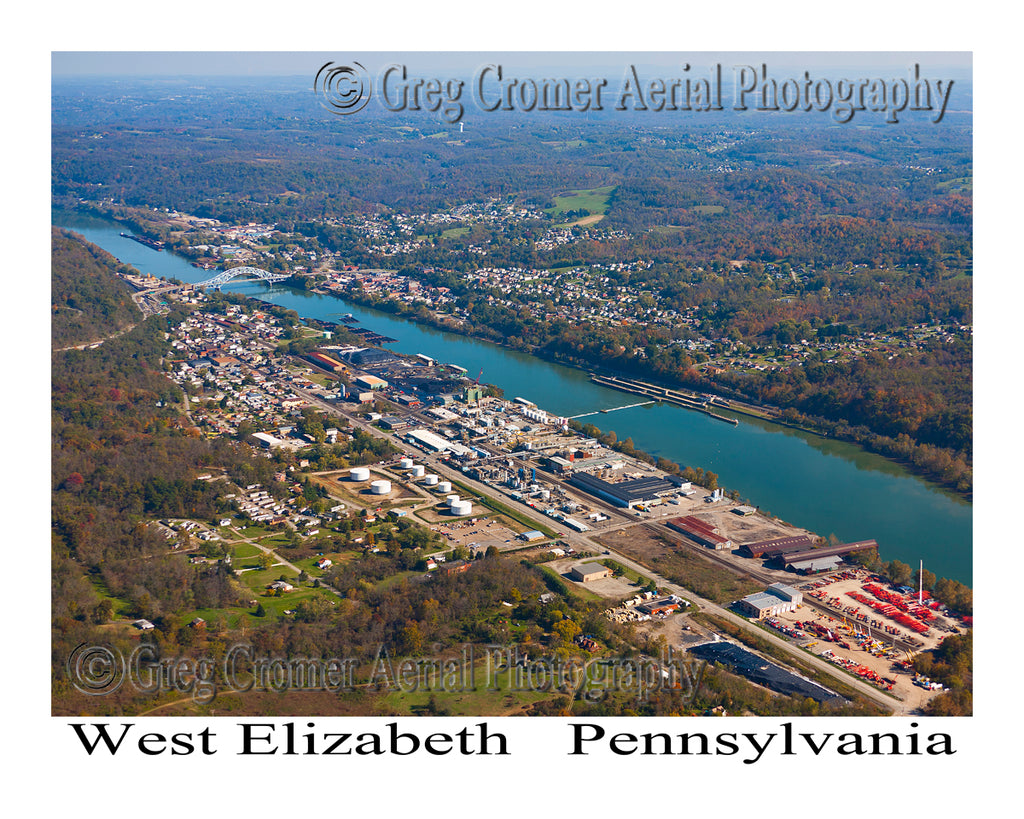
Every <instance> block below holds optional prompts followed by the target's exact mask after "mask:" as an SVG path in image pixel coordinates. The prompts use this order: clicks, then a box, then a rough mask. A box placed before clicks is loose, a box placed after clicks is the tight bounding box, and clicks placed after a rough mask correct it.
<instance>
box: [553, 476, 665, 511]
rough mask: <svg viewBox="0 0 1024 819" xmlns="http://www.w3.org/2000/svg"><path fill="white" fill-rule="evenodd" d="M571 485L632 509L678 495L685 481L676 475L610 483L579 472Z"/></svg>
mask: <svg viewBox="0 0 1024 819" xmlns="http://www.w3.org/2000/svg"><path fill="white" fill-rule="evenodd" d="M569 483H571V484H572V485H573V486H576V487H578V488H580V489H582V490H583V491H584V492H587V493H589V494H591V495H595V496H596V497H599V498H603V499H604V500H607V501H611V502H612V503H614V504H615V505H616V506H624V507H625V508H627V509H632V508H633V507H634V506H636V505H637V504H640V503H650V502H651V501H654V500H658V499H659V498H662V497H665V496H666V495H674V494H676V493H677V492H678V491H679V490H680V488H681V487H682V486H683V484H684V483H685V481H683V480H682V479H680V478H677V477H676V476H675V475H667V476H666V477H664V478H659V477H657V476H655V475H651V476H648V477H646V478H636V479H634V480H631V481H619V482H618V483H609V482H608V481H605V480H602V479H601V478H598V477H596V476H594V475H589V474H587V473H586V472H577V473H574V474H573V476H572V477H571V478H570V479H569Z"/></svg>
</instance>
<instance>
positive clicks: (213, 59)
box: [52, 49, 972, 78]
mask: <svg viewBox="0 0 1024 819" xmlns="http://www.w3.org/2000/svg"><path fill="white" fill-rule="evenodd" d="M342 58H344V59H349V60H363V61H367V62H370V61H372V62H374V63H376V64H378V65H384V64H387V63H390V62H395V61H398V62H402V61H404V62H410V63H411V62H413V61H415V64H416V65H417V67H420V68H422V69H424V70H427V69H434V68H436V69H449V70H458V69H460V68H461V69H469V70H472V69H473V68H475V67H476V66H477V65H479V64H481V63H484V62H494V61H502V62H504V63H506V64H517V65H530V66H536V67H538V68H541V67H543V68H567V69H569V68H573V67H576V66H580V65H581V64H582V65H587V66H593V67H598V68H615V69H621V67H622V65H623V64H625V63H635V64H637V65H638V66H640V65H644V66H650V67H664V68H673V67H678V66H679V65H680V64H681V63H684V62H690V63H693V64H697V65H709V64H713V63H721V64H723V65H730V66H731V65H734V64H741V65H746V64H757V63H761V62H768V63H770V64H771V65H772V66H774V67H778V68H799V69H804V68H806V69H812V70H814V69H818V70H822V71H831V70H840V69H849V68H856V69H858V70H860V71H872V72H882V71H884V72H887V73H888V72H892V71H902V70H904V69H906V68H907V67H908V66H912V65H913V64H914V63H920V64H921V65H922V66H927V67H928V68H929V70H932V71H934V70H937V69H954V70H956V71H957V72H958V74H959V75H960V76H963V72H969V71H970V69H971V64H972V57H971V53H970V52H964V51H959V52H955V51H897V52H880V51H862V52H852V51H850V52H847V51H836V52H833V51H772V50H765V51H746V52H740V51H717V52H714V51H693V50H690V51H685V50H683V51H674V52H665V51H649V50H644V49H639V50H636V51H605V52H565V51H547V52H540V51H537V52H516V51H505V50H501V49H499V50H496V51H492V52H487V51H476V52H464V51H463V52H459V51H454V52H430V51H364V50H358V49H355V50H353V49H350V50H347V51H343V50H338V51H334V52H326V51H301V52H294V51H288V52H285V51H264V52H243V51H231V52H224V51H200V52H196V51H58V52H53V55H52V74H53V76H54V77H55V78H56V77H65V76H185V75H194V76H292V75H302V76H307V75H309V74H310V70H311V66H312V67H319V66H320V65H323V63H324V62H327V61H328V60H335V61H337V60H339V59H342Z"/></svg>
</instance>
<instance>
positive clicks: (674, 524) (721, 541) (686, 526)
mask: <svg viewBox="0 0 1024 819" xmlns="http://www.w3.org/2000/svg"><path fill="white" fill-rule="evenodd" d="M667 525H668V527H669V528H670V529H674V530H675V531H677V532H681V533H682V534H684V535H686V536H687V537H688V538H690V539H691V540H693V541H695V542H697V543H699V544H700V545H701V546H707V547H708V548H709V549H716V550H723V549H731V548H732V541H731V540H729V538H727V537H725V536H724V535H722V534H720V533H719V531H718V527H717V526H713V525H711V524H710V523H705V522H704V521H703V520H701V519H700V518H696V517H694V516H693V515H687V516H686V517H682V518H672V520H670V521H668V522H667Z"/></svg>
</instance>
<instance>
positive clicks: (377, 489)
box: [370, 481, 391, 495]
mask: <svg viewBox="0 0 1024 819" xmlns="http://www.w3.org/2000/svg"><path fill="white" fill-rule="evenodd" d="M390 491H391V481H374V482H373V483H371V484H370V492H371V493H372V494H374V495H386V494H388V492H390Z"/></svg>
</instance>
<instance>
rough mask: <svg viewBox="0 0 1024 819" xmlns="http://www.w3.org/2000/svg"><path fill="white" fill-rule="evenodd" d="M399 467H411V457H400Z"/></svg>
mask: <svg viewBox="0 0 1024 819" xmlns="http://www.w3.org/2000/svg"><path fill="white" fill-rule="evenodd" d="M398 467H399V469H412V458H402V460H400V461H399V462H398Z"/></svg>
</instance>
